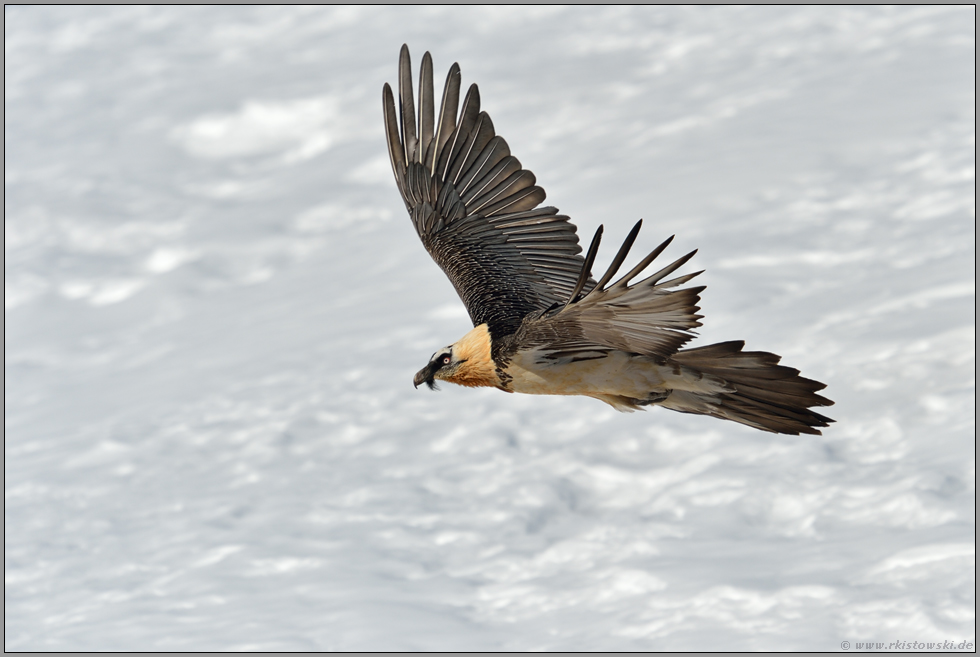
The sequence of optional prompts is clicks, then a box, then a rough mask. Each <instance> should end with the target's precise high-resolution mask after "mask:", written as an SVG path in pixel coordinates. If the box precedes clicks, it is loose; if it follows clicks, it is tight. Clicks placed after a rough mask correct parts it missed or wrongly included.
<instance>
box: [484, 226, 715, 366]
mask: <svg viewBox="0 0 980 657" xmlns="http://www.w3.org/2000/svg"><path fill="white" fill-rule="evenodd" d="M642 223H643V222H642V220H641V221H638V222H637V223H636V225H635V226H633V230H631V231H630V234H629V235H628V236H627V238H626V240H625V241H624V242H623V245H622V247H620V249H619V253H617V254H616V257H615V258H613V261H612V264H610V266H609V269H608V270H607V271H606V273H605V274H603V276H602V278H600V279H599V281H598V282H597V283H595V284H594V285H593V286H592V288H591V290H590V291H583V292H582V294H579V291H578V289H574V290H573V292H574V294H573V295H571V296H570V298H569V300H568V303H566V304H565V305H564V306H563V307H561V308H557V309H553V310H550V311H548V312H545V313H542V314H541V316H539V317H536V318H528V320H529V321H527V322H525V323H524V324H523V325H522V326H521V329H520V331H519V332H518V333H517V335H515V336H514V338H513V339H512V340H511V346H510V348H511V349H512V350H518V349H535V350H536V352H537V353H538V354H539V355H540V358H542V359H544V360H546V361H548V360H550V361H576V360H588V359H591V358H601V357H603V356H605V355H606V354H607V353H608V352H609V351H612V350H617V351H626V352H629V353H634V354H641V355H644V356H651V357H653V358H657V359H660V360H666V359H667V358H669V357H670V356H672V355H673V354H674V353H675V352H676V351H677V350H678V349H679V348H680V347H682V346H683V345H684V344H685V343H686V342H687V341H688V340H690V339H692V338H693V337H695V334H694V333H693V331H692V329H695V328H697V327H699V326H701V322H699V321H698V320H700V319H701V317H702V316H701V315H698V314H697V312H698V310H700V308H699V307H698V305H697V304H698V301H699V300H700V296H699V295H700V293H701V291H702V290H704V287H703V286H699V287H691V288H684V289H680V290H676V289H673V288H676V287H677V286H679V285H682V284H684V283H686V282H688V281H689V280H691V279H692V278H694V277H695V276H697V275H698V274H700V273H701V272H700V271H699V272H695V273H693V274H685V275H684V276H678V277H677V278H673V279H670V280H666V281H665V280H664V279H665V278H666V277H667V276H669V275H670V274H672V273H673V272H674V271H676V270H677V269H678V268H680V267H681V266H682V265H683V264H684V263H686V262H687V261H688V260H690V259H691V257H692V256H693V255H694V254H695V253H697V251H691V252H690V253H688V254H687V255H685V256H682V257H681V258H678V259H677V260H675V261H674V262H672V263H671V264H669V265H667V266H666V267H664V268H663V269H660V270H659V271H657V272H656V273H654V274H650V275H649V276H646V277H645V278H643V279H642V280H640V281H639V282H637V283H635V284H633V285H630V282H631V281H632V280H633V279H634V278H636V277H637V276H639V275H640V274H641V273H643V272H644V270H646V268H647V267H649V266H650V264H651V263H652V262H653V261H654V260H655V259H656V258H657V256H659V255H660V254H661V253H662V252H663V250H664V249H665V248H667V245H668V244H670V242H671V240H673V239H674V238H673V237H671V238H669V239H668V240H667V241H665V242H664V243H663V244H661V245H660V246H658V247H657V248H656V249H654V250H653V251H652V252H651V253H650V254H649V255H647V256H646V257H645V258H643V260H641V261H640V262H639V263H638V264H637V265H636V267H634V268H633V269H632V270H630V271H629V272H628V273H627V274H626V275H625V276H623V277H622V278H620V279H619V280H618V281H616V282H615V283H613V284H612V285H609V286H608V287H607V286H606V284H607V283H609V281H611V280H612V278H613V276H615V275H616V272H617V271H618V270H619V268H620V266H621V265H622V264H623V261H624V260H625V259H626V256H627V254H628V253H629V250H630V247H632V246H633V242H634V241H635V240H636V236H637V234H638V233H639V232H640V226H641V225H642ZM601 236H602V227H601V226H600V227H599V230H598V231H597V232H596V236H595V238H594V239H593V240H592V245H591V246H590V247H589V253H588V255H587V256H586V259H585V260H586V262H585V265H584V266H583V268H582V273H581V277H580V281H584V280H586V279H587V278H588V277H589V276H590V268H591V267H592V262H593V259H594V258H595V254H596V251H597V250H598V247H599V240H600V238H601ZM583 289H584V286H583ZM503 355H504V357H506V356H507V354H503Z"/></svg>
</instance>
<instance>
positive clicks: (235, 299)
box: [4, 7, 976, 650]
mask: <svg viewBox="0 0 980 657" xmlns="http://www.w3.org/2000/svg"><path fill="white" fill-rule="evenodd" d="M975 18H976V13H975V9H974V8H973V7H954V8H949V7H945V8H944V7H915V8H910V7H900V8H844V7H832V8H827V7H824V8H789V7H783V8H748V9H742V8H700V9H682V8H633V9H621V8H608V9H606V8H602V9H595V8H592V9H582V8H575V9H550V8H549V9H540V8H539V9H528V10H524V9H515V8H507V9H476V8H443V9H415V8H386V9H380V10H378V9H351V8H346V9H344V8H341V9H330V8H254V7H253V8H235V7H220V8H204V9H198V8H187V7H181V8H153V9H134V8H105V7H103V8H95V9H93V8H79V7H71V8H69V7H54V8H51V7H48V8H37V7H33V8H24V7H14V8H6V9H5V33H4V42H5V87H4V91H5V122H4V127H5V134H4V145H5V158H4V165H5V220H4V230H5V239H4V257H5V262H4V293H5V308H6V311H5V315H4V329H5V330H4V376H5V379H4V382H5V385H4V393H5V394H4V402H5V413H4V427H5V448H4V457H5V458H4V493H5V514H4V573H5V597H4V601H5V615H4V619H5V639H4V641H5V648H6V649H7V650H139V649H142V650H228V649H234V650H239V649H263V650H308V649H340V650H449V649H483V650H487V649H491V650H492V649H497V650H524V649H548V650H570V649H577V650H673V649H687V650H693V649H715V650H733V649H772V650H834V649H839V647H840V644H841V641H843V640H850V641H852V642H853V641H863V640H878V641H895V640H906V641H913V640H920V641H926V640H928V641H942V640H945V639H948V640H956V641H960V640H963V639H971V640H972V639H973V637H974V636H975V613H974V611H975V593H974V590H975V567H974V563H975V561H974V559H975V557H974V545H975V537H974V532H975V519H974V518H975V477H976V473H975V443H974V433H975V426H976V425H975V411H976V403H975V349H974V345H975V321H974V311H975V285H974V274H975V254H976V251H975V246H974V243H975V238H976V230H975V225H974V220H975V167H974V158H975V152H976V146H975V134H976V133H975V110H974V104H975V99H976V95H975V88H976V87H975V63H974V62H975V54H976V33H975V27H974V26H975ZM403 42H407V43H408V44H409V45H410V47H411V48H412V54H413V63H414V64H415V65H416V66H417V65H418V63H419V61H420V60H421V56H422V53H423V52H424V51H425V50H427V49H428V50H431V51H432V53H433V57H434V61H435V70H436V84H437V87H438V89H439V90H441V85H442V82H443V80H444V79H445V78H444V76H445V73H446V71H447V70H448V67H449V65H450V64H451V63H452V62H453V61H458V62H459V63H460V66H461V68H462V73H463V82H464V85H469V84H470V83H471V82H476V83H478V84H479V85H480V90H481V94H482V97H483V107H484V108H485V109H486V110H487V111H488V112H489V113H490V115H491V116H492V117H493V119H494V123H495V125H496V127H497V131H498V133H499V134H501V135H503V136H504V137H505V138H506V139H507V141H508V143H509V144H510V145H511V148H512V150H513V151H514V153H515V154H516V155H517V156H518V157H519V158H520V159H521V161H522V162H523V163H524V165H525V166H526V167H528V168H529V169H530V170H532V171H534V172H535V174H537V176H538V180H539V183H540V184H541V185H542V186H543V187H544V188H545V189H546V190H547V191H548V194H549V196H548V201H547V202H548V203H549V204H554V205H556V206H558V207H559V208H560V209H561V211H562V212H564V213H567V214H569V215H570V216H571V217H572V218H573V220H574V221H575V222H576V223H577V225H578V226H579V232H580V235H581V236H582V238H583V240H584V241H587V240H588V238H589V237H591V234H592V232H593V231H594V230H595V228H596V226H597V225H598V224H599V223H600V222H601V223H604V224H605V226H606V238H607V243H606V244H605V246H604V249H603V250H602V252H601V253H600V256H599V263H598V265H597V268H601V267H603V266H604V265H605V264H606V263H608V261H609V259H610V258H611V256H612V255H613V253H614V252H615V248H616V247H618V245H619V241H620V240H621V239H622V237H623V236H625V234H626V232H627V231H628V230H629V228H630V226H632V224H633V222H635V221H636V219H638V218H640V217H643V218H645V220H646V221H645V225H644V230H643V232H642V233H641V234H640V238H639V240H638V244H637V246H636V247H635V248H634V255H633V258H632V259H631V260H630V261H629V262H633V261H635V259H636V258H638V257H640V255H641V254H642V253H645V250H649V249H652V248H653V247H654V246H655V245H656V244H658V243H659V242H660V241H662V240H663V239H664V238H665V237H667V236H668V235H671V234H676V235H677V238H676V240H675V242H674V244H673V245H672V246H671V248H670V249H669V250H668V252H667V253H666V254H665V256H663V257H677V256H679V255H681V254H683V253H686V252H687V251H688V250H690V249H692V248H700V251H699V253H698V255H697V256H696V257H695V259H694V260H693V262H692V263H691V264H690V265H688V266H687V267H685V269H684V271H694V270H696V269H702V268H704V269H706V270H707V271H706V272H705V273H704V274H702V275H701V277H700V278H699V279H698V281H699V282H700V283H702V284H706V285H707V286H708V289H707V290H706V291H705V292H704V293H703V295H702V299H703V301H702V308H703V313H704V314H705V315H706V319H705V326H704V328H703V330H702V331H701V335H702V336H703V339H702V340H699V341H697V342H695V343H693V345H700V344H708V343H710V342H717V341H721V340H727V339H745V340H746V341H747V346H748V348H750V349H757V350H768V351H773V352H776V353H779V354H781V355H782V356H783V357H784V360H783V362H784V363H786V364H789V365H791V366H793V367H797V368H800V369H801V370H802V371H803V373H804V375H805V376H808V377H811V378H815V379H818V380H820V381H823V382H826V383H827V384H828V388H827V390H826V393H825V394H827V395H828V396H829V397H830V398H831V399H834V400H835V401H836V402H837V404H836V406H834V407H832V408H830V409H828V410H827V414H828V415H830V416H831V417H833V418H835V419H836V420H837V423H836V424H834V425H832V426H831V427H830V428H829V429H828V430H825V432H824V433H825V435H824V436H823V437H810V436H803V437H790V436H776V435H771V434H767V433H763V432H759V431H755V430H752V429H748V428H746V427H742V426H739V425H736V424H732V423H726V422H722V421H719V420H715V419H712V418H704V417H694V416H685V415H681V414H677V413H672V412H669V411H666V410H663V409H654V410H652V411H650V412H649V413H645V414H643V413H637V414H630V415H625V414H619V413H616V412H615V411H613V410H612V409H610V408H609V407H607V406H605V405H604V404H602V403H600V402H598V401H594V400H590V399H585V398H569V399H565V398H552V397H531V396H519V395H504V394H501V393H500V392H499V391H496V390H468V389H460V388H455V387H454V386H451V385H444V386H443V387H442V388H443V389H442V391H440V392H439V393H430V392H429V391H428V390H424V389H422V390H415V389H413V388H412V385H411V378H412V375H413V374H414V372H415V371H416V370H417V369H419V368H420V367H421V366H422V365H424V364H425V363H426V362H427V360H428V358H429V356H430V354H431V353H432V352H433V351H435V350H436V349H437V348H439V347H441V346H444V345H446V344H449V343H451V342H453V341H454V340H456V339H457V338H458V337H460V336H461V335H463V333H465V332H466V331H467V330H468V328H469V323H468V319H467V317H466V315H465V312H464V311H463V307H462V304H461V303H460V302H459V301H458V299H457V297H456V295H455V293H454V291H453V290H452V287H451V286H450V284H449V283H448V281H447V280H446V279H445V277H444V276H443V274H442V272H441V271H440V270H439V269H438V268H437V267H436V266H435V265H434V264H433V263H432V262H431V260H430V259H429V257H428V256H427V254H426V253H425V251H424V250H423V248H422V247H421V245H420V243H419V242H418V239H417V237H416V236H415V234H414V232H413V230H412V228H411V225H410V222H409V221H408V218H407V216H406V215H405V212H404V206H403V205H402V202H401V200H400V198H399V197H398V194H397V191H396V189H395V185H394V182H393V180H392V177H391V171H390V167H389V165H388V162H387V152H386V148H385V145H384V140H383V133H382V122H381V86H382V84H383V83H384V82H385V81H388V82H395V74H396V68H397V58H398V49H399V47H400V46H401V44H402V43H403ZM627 264H628V263H627Z"/></svg>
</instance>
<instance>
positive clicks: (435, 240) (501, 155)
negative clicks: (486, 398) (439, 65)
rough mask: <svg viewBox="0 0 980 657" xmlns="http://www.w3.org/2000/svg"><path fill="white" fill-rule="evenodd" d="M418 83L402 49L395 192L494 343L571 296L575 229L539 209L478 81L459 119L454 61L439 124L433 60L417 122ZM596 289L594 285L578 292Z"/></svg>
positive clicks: (391, 110) (540, 194) (393, 124)
mask: <svg viewBox="0 0 980 657" xmlns="http://www.w3.org/2000/svg"><path fill="white" fill-rule="evenodd" d="M411 78H412V65H411V60H410V59H409V54H408V47H407V46H402V50H401V58H400V60H399V70H398V86H399V116H398V117H396V115H395V100H394V97H393V95H392V92H391V87H390V86H388V84H387V83H386V84H385V86H384V93H383V104H384V118H385V128H386V132H387V138H388V154H389V156H390V157H391V167H392V169H393V171H394V173H395V182H396V183H397V184H398V190H399V191H400V192H401V194H402V198H403V199H404V200H405V207H406V208H408V212H409V215H410V216H411V218H412V222H413V223H414V224H415V230H416V231H417V232H418V234H419V237H420V238H422V243H423V244H424V245H425V248H426V249H427V250H428V251H429V254H430V255H431V256H432V258H433V259H434V260H435V261H436V263H437V264H438V265H439V266H440V267H442V270H443V271H444V272H446V275H447V276H448V277H449V280H450V281H452V284H453V286H454V287H455V288H456V292H457V293H458V294H459V296H460V298H461V299H462V300H463V303H464V304H465V305H466V309H467V311H469V314H470V319H472V320H473V325H474V326H477V325H479V324H482V323H487V324H488V325H489V329H490V334H491V336H493V337H494V338H498V337H502V336H505V335H510V334H512V333H514V332H515V331H516V330H517V329H518V328H519V327H520V325H521V320H522V319H523V318H524V317H525V316H526V315H527V314H529V313H531V312H534V311H544V310H546V309H548V308H550V307H552V306H554V305H555V304H559V303H565V302H566V301H567V300H568V299H569V297H570V295H571V292H572V291H573V288H574V287H575V286H576V283H577V281H578V278H579V273H580V272H581V271H582V267H583V264H584V260H583V258H582V257H581V256H580V255H578V254H579V253H580V252H581V251H582V249H581V247H580V246H579V243H578V235H576V233H575V226H574V225H573V224H572V223H571V222H569V220H568V217H566V216H564V215H560V214H558V210H557V209H556V208H552V207H543V208H539V207H538V204H540V203H541V202H542V201H543V200H544V198H545V193H544V190H543V189H541V188H540V187H538V186H536V185H535V184H534V182H535V179H534V174H532V173H531V172H530V171H526V170H524V169H522V168H521V163H520V162H519V161H518V160H517V158H515V157H514V156H512V155H511V154H510V149H509V148H508V147H507V142H505V141H504V140H503V139H502V138H501V137H498V136H496V135H495V134H494V130H493V123H492V122H491V121H490V117H489V116H487V113H486V112H481V111H480V92H479V90H478V89H477V86H476V85H475V84H474V85H472V86H470V89H469V91H468V92H467V94H466V98H465V99H464V100H463V107H462V110H461V111H460V112H459V115H458V117H457V108H458V105H459V88H460V74H459V66H458V65H457V64H453V65H452V68H450V69H449V76H448V77H447V78H446V87H445V90H444V91H443V95H442V108H441V110H440V112H439V116H438V123H437V122H436V117H435V112H434V109H435V105H434V98H433V87H432V58H431V57H430V56H429V53H425V56H424V57H423V58H422V68H421V71H420V76H419V101H418V116H417V117H416V107H415V101H414V99H413V94H412V79H411ZM399 117H400V121H399ZM594 283H595V282H594V281H592V280H591V279H587V280H586V281H585V283H584V285H583V286H582V288H581V289H584V290H585V291H588V290H591V289H592V286H593V285H594Z"/></svg>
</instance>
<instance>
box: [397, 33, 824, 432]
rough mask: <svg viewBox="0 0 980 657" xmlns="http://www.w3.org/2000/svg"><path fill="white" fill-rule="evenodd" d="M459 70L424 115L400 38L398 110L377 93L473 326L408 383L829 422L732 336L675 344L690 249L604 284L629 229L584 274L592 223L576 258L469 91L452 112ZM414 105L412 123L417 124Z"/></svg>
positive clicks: (428, 95)
mask: <svg viewBox="0 0 980 657" xmlns="http://www.w3.org/2000/svg"><path fill="white" fill-rule="evenodd" d="M459 89H460V74H459V67H458V66H457V65H455V64H454V65H453V66H452V68H451V69H450V71H449V76H448V78H447V80H446V86H445V90H444V92H443V97H442V103H441V110H440V112H439V115H438V120H437V117H436V115H435V104H434V92H433V85H432V60H431V58H430V57H429V54H428V53H426V54H425V56H424V57H423V60H422V68H421V73H420V81H419V102H418V106H417V108H416V105H415V102H414V98H413V93H412V81H411V63H410V60H409V54H408V48H407V47H405V46H403V47H402V53H401V61H400V66H399V101H400V102H399V106H398V110H399V113H398V116H397V117H396V114H395V109H396V108H395V99H394V96H393V94H392V92H391V89H390V87H389V86H388V85H387V84H386V85H385V87H384V94H383V105H384V113H385V128H386V132H387V138H388V150H389V155H390V157H391V163H392V169H393V171H394V174H395V181H396V183H397V184H398V188H399V191H400V192H401V194H402V197H403V199H404V201H405V205H406V208H407V209H408V212H409V215H410V217H411V219H412V222H413V224H414V225H415V229H416V231H417V232H418V234H419V237H420V238H421V240H422V243H423V244H424V245H425V247H426V249H427V250H428V251H429V253H430V254H431V255H432V257H433V258H434V259H435V261H436V262H437V263H438V264H439V266H440V267H442V269H443V271H445V272H446V274H447V276H449V279H450V281H452V283H453V285H454V287H455V288H456V291H457V292H458V293H459V296H460V298H461V299H462V300H463V303H464V304H465V305H466V308H467V310H468V312H469V314H470V318H471V319H472V320H473V325H474V328H473V330H472V331H470V332H469V333H467V334H466V335H465V336H463V338H461V339H460V340H458V341H457V342H455V343H454V344H452V345H450V346H449V347H445V348H443V349H441V350H439V351H437V352H436V353H435V354H433V356H432V358H431V359H430V361H429V364H428V365H427V366H426V367H425V368H423V369H422V370H421V371H419V373H418V374H416V376H415V385H416V386H418V385H420V384H422V383H426V384H428V385H429V386H430V387H434V383H435V381H436V380H442V381H448V382H450V383H456V384H459V385H463V386H489V387H495V388H499V389H500V390H503V391H505V392H519V393H525V394H537V395H584V396H588V397H593V398H595V399H599V400H601V401H604V402H606V403H608V404H610V405H612V406H613V407H614V408H616V409H618V410H622V411H632V410H637V409H640V408H643V407H646V406H650V405H656V406H663V407H665V408H669V409H671V410H676V411H681V412H685V413H697V414H704V415H711V416H714V417H719V418H723V419H729V420H733V421H736V422H740V423H742V424H747V425H749V426H753V427H756V428H758V429H763V430H766V431H774V432H778V433H789V434H799V433H815V434H819V433H820V431H819V430H818V429H816V428H815V427H825V426H827V425H828V423H829V422H832V420H830V419H829V418H826V417H824V416H822V415H820V414H818V413H815V412H813V411H811V410H809V407H811V406H827V405H830V404H832V403H833V402H831V401H830V400H828V399H826V398H824V397H821V396H820V395H818V394H816V391H817V390H820V389H822V388H824V387H825V386H824V385H823V384H822V383H819V382H817V381H812V380H810V379H805V378H802V377H800V376H799V371H797V370H795V369H792V368H788V367H784V366H780V365H778V362H779V357H778V356H776V355H774V354H770V353H766V352H744V351H742V347H743V343H742V342H723V343H720V344H715V345H708V346H706V347H700V348H696V349H682V348H681V347H683V346H684V344H685V343H687V342H688V341H689V340H691V339H692V338H693V337H694V333H693V329H694V328H697V327H698V326H700V325H701V323H700V322H699V321H698V320H700V319H701V316H700V315H698V314H696V313H697V311H698V310H699V308H698V306H697V302H698V300H699V294H700V292H701V291H702V290H703V289H704V288H703V287H692V288H680V289H675V288H678V286H680V285H682V284H684V283H686V282H688V281H689V280H691V279H693V278H694V277H695V276H697V275H698V274H699V273H701V272H696V273H693V274H686V275H682V276H678V277H676V278H671V279H669V280H665V279H668V278H669V276H670V275H671V274H672V273H673V272H674V271H675V270H677V269H678V268H680V267H681V266H682V265H684V264H685V263H686V262H687V261H688V260H689V259H690V258H691V257H692V256H693V255H694V252H691V253H689V254H687V255H685V256H683V257H681V258H680V259H678V260H676V261H674V262H673V263H671V264H669V265H667V266H666V267H664V268H662V269H660V270H659V271H657V272H656V273H653V274H651V275H647V276H646V277H645V278H642V279H641V280H639V281H636V282H634V279H636V278H637V277H638V276H639V275H640V274H642V273H644V272H645V271H646V269H647V267H648V266H649V265H650V264H651V263H652V262H653V261H654V260H655V259H656V258H657V257H658V256H659V255H660V253H661V252H662V251H663V250H664V249H665V248H666V247H667V245H668V244H669V243H670V241H671V239H673V238H671V239H668V240H667V241H666V242H664V243H663V244H661V245H660V246H659V247H657V249H655V250H654V251H653V252H652V253H650V254H649V255H647V256H646V257H645V258H643V259H642V260H641V261H640V262H639V263H638V264H637V265H636V266H635V267H634V268H633V269H632V270H630V271H629V272H628V273H627V274H625V275H624V276H622V277H620V278H619V279H618V280H616V281H615V282H612V281H613V279H614V278H615V276H616V274H617V272H618V271H619V268H620V267H621V266H622V264H623V262H624V260H625V258H626V256H627V255H628V252H629V249H630V247H631V246H632V244H633V241H634V240H635V239H636V235H637V233H638V232H639V228H640V223H637V224H636V225H635V226H634V227H633V230H632V231H631V232H630V234H629V236H628V237H627V238H626V241H625V243H624V244H623V246H622V247H621V248H620V250H619V253H618V254H617V255H616V257H615V258H614V259H613V263H612V265H611V266H610V267H609V269H608V270H607V271H606V273H605V274H604V275H603V276H602V277H601V278H600V279H599V280H598V281H596V280H595V279H593V278H592V274H591V267H592V263H593V262H594V259H595V255H596V251H597V249H598V246H599V240H600V237H601V234H602V227H600V228H599V231H597V233H596V236H595V238H594V239H593V241H592V245H591V246H590V248H589V251H588V254H587V255H586V257H585V258H583V257H582V256H581V255H579V254H580V252H581V247H579V244H578V236H577V235H576V231H575V226H574V225H573V224H572V223H571V222H570V221H569V220H568V217H565V216H563V215H559V214H558V210H557V209H555V208H552V207H539V205H540V203H541V201H543V200H544V197H545V194H544V190H542V189H541V188H540V187H537V186H535V185H534V182H535V179H534V175H533V174H532V173H531V172H530V171H526V170H524V169H522V168H521V164H520V162H519V161H518V160H517V159H516V158H515V157H513V156H512V155H511V154H510V150H509V148H508V146H507V144H506V142H505V141H504V140H503V139H502V138H500V137H499V136H497V135H496V134H495V133H494V129H493V124H492V122H491V121H490V117H489V116H488V115H487V114H486V112H480V111H479V105H480V99H479V91H478V89H477V87H476V85H472V86H471V87H470V89H469V92H468V93H467V95H466V98H465V100H464V101H463V106H462V109H461V110H460V111H459V113H458V115H457V109H458V105H459ZM416 110H417V118H416Z"/></svg>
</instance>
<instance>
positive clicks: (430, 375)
mask: <svg viewBox="0 0 980 657" xmlns="http://www.w3.org/2000/svg"><path fill="white" fill-rule="evenodd" d="M438 369H439V362H438V361H436V362H435V363H429V364H428V365H426V366H425V367H423V368H422V369H420V370H419V371H418V373H417V374H416V375H415V378H414V379H412V383H414V384H415V387H416V388H418V387H419V386H420V385H422V384H423V383H424V384H425V385H427V386H429V390H435V389H436V382H435V374H436V370H438Z"/></svg>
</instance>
